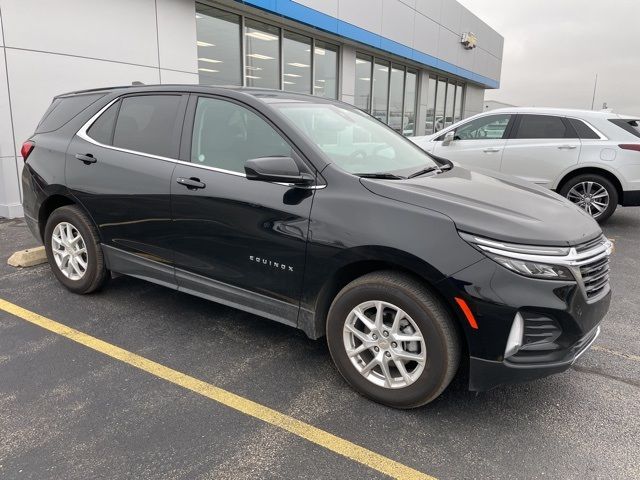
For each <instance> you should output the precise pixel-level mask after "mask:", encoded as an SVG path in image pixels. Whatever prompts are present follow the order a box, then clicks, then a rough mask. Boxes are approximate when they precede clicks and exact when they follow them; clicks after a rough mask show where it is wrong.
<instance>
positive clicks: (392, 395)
mask: <svg viewBox="0 0 640 480" xmlns="http://www.w3.org/2000/svg"><path fill="white" fill-rule="evenodd" d="M327 342H328V344H329V350H330V352H331V357H332V358H333V361H334V363H335V364H336V367H337V368H338V371H339V372H340V373H341V374H342V376H343V377H344V378H345V379H346V380H347V382H349V384H351V386H352V387H353V388H355V389H356V390H357V391H358V392H360V393H361V394H363V395H364V396H366V397H368V398H371V399H372V400H374V401H376V402H379V403H383V404H385V405H389V406H392V407H396V408H413V407H418V406H420V405H424V404H426V403H428V402H430V401H432V400H433V399H435V398H436V397H437V396H438V395H440V393H441V392H442V391H443V390H444V389H445V388H446V387H447V386H448V385H449V383H450V382H451V380H452V378H453V376H454V375H455V373H456V370H457V369H458V364H459V362H460V344H459V340H458V336H457V333H456V330H455V328H454V326H453V324H452V319H451V318H450V315H449V314H448V313H447V311H446V310H445V308H444V307H443V306H442V305H441V303H440V302H439V301H438V299H437V298H435V297H434V295H433V294H432V293H431V292H429V291H428V290H427V289H426V288H425V287H424V286H423V285H422V284H421V283H420V282H418V281H416V280H414V279H412V278H410V277H408V276H405V275H402V274H398V273H395V272H374V273H370V274H367V275H365V276H363V277H361V278H359V279H357V280H354V281H353V282H351V283H350V284H348V285H347V286H346V287H344V288H343V289H342V290H341V291H340V293H338V295H337V296H336V298H335V299H334V301H333V303H332V305H331V308H330V310H329V315H328V318H327Z"/></svg>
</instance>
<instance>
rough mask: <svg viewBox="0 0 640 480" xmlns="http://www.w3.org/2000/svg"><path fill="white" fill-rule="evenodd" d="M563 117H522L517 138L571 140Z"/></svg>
mask: <svg viewBox="0 0 640 480" xmlns="http://www.w3.org/2000/svg"><path fill="white" fill-rule="evenodd" d="M571 136H572V135H570V134H569V132H568V131H567V127H566V125H565V123H564V122H563V121H562V117H555V116H553V115H522V117H520V125H519V127H518V131H517V132H516V135H515V138H570V137H571Z"/></svg>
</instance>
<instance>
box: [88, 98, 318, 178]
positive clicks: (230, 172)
mask: <svg viewBox="0 0 640 480" xmlns="http://www.w3.org/2000/svg"><path fill="white" fill-rule="evenodd" d="M123 96H124V95H122V96H120V97H117V98H115V99H113V100H111V101H110V102H109V103H107V104H106V105H105V106H104V107H102V108H101V109H100V110H98V112H97V113H96V114H95V115H93V116H92V117H91V118H90V119H89V120H87V122H86V123H85V124H84V125H82V127H80V130H78V131H77V132H76V135H77V136H78V137H80V138H81V139H83V140H84V141H86V142H89V143H92V144H93V145H96V146H98V147H101V148H106V149H108V150H114V151H116V152H123V153H130V154H132V155H140V156H142V157H147V158H153V159H156V160H162V161H163V162H171V163H176V164H181V165H189V166H191V167H196V168H200V169H203V170H210V171H213V172H218V173H225V174H227V175H233V176H236V177H244V178H247V175H246V174H244V173H240V172H234V171H233V170H226V169H224V168H217V167H211V166H209V165H198V164H197V163H193V162H186V161H184V160H179V159H177V158H170V157H163V156H161V155H154V154H152V153H145V152H138V151H137V150H129V149H127V148H121V147H114V146H113V145H105V144H104V143H100V142H98V141H97V140H94V139H93V138H92V137H90V136H89V134H88V133H87V131H88V130H89V128H91V126H92V125H93V124H94V123H95V121H96V120H97V119H98V117H100V115H102V114H103V113H104V112H105V111H106V110H107V109H108V108H109V107H110V106H111V105H113V104H114V103H116V102H117V101H118V100H120V99H121V98H122V97H123ZM116 120H117V118H116ZM316 180H317V177H316ZM267 183H272V184H275V185H282V186H287V187H294V186H295V187H296V188H302V189H308V190H320V189H322V188H325V187H326V184H321V185H309V186H305V185H296V184H293V183H281V182H267Z"/></svg>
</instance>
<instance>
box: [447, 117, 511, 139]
mask: <svg viewBox="0 0 640 480" xmlns="http://www.w3.org/2000/svg"><path fill="white" fill-rule="evenodd" d="M510 119H511V115H488V116H486V117H480V118H476V119H475V120H472V121H470V122H468V123H465V124H463V125H460V126H459V127H458V128H456V129H455V133H454V137H453V138H454V139H455V140H497V139H501V138H505V133H506V131H507V126H508V125H509V120H510ZM438 140H444V136H441V137H439V138H438Z"/></svg>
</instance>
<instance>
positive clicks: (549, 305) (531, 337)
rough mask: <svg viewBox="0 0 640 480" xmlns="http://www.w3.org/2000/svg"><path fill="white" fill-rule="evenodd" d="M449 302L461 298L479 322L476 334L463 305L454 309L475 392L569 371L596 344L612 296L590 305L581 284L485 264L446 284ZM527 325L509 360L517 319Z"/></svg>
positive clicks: (444, 290)
mask: <svg viewBox="0 0 640 480" xmlns="http://www.w3.org/2000/svg"><path fill="white" fill-rule="evenodd" d="M439 286H440V287H441V292H442V293H443V295H444V296H445V297H446V298H454V297H461V298H463V299H464V300H465V301H466V303H467V304H468V306H469V308H470V310H471V311H472V312H473V315H474V316H475V320H476V323H477V327H478V328H473V327H472V326H471V325H470V324H469V322H468V321H467V320H466V318H465V317H464V315H463V314H462V312H460V309H459V308H458V307H457V305H455V304H452V306H451V309H452V310H453V311H454V312H455V314H456V315H457V316H458V320H459V325H460V327H461V330H462V332H463V334H464V336H465V338H466V341H467V348H468V355H469V363H470V365H469V366H470V369H469V388H470V389H471V390H474V391H484V390H488V389H491V388H493V387H496V386H498V385H501V384H505V383H516V382H522V381H529V380H534V379H537V378H542V377H546V376H548V375H551V374H554V373H559V372H562V371H564V370H566V369H568V368H569V367H570V366H571V364H572V363H573V362H575V361H576V359H577V358H578V357H579V356H580V355H582V354H583V353H584V352H585V351H586V350H587V349H588V348H589V346H590V345H591V344H592V343H593V341H595V339H596V338H597V335H598V333H599V330H600V323H601V321H602V319H603V318H604V316H605V315H606V313H607V311H608V309H609V304H610V301H611V291H610V289H609V287H608V285H607V290H606V293H604V294H603V295H601V296H599V297H598V298H597V299H588V298H587V297H586V295H585V292H584V291H583V289H581V288H580V286H579V285H578V284H577V283H576V282H575V281H557V280H540V279H534V278H527V277H524V276H522V275H518V274H516V273H514V272H512V271H510V270H507V269H506V268H504V267H502V266H500V265H498V264H497V263H495V262H494V261H493V260H490V259H485V260H481V261H480V262H478V263H476V264H474V265H471V266H470V267H467V268H466V269H464V270H462V271H460V272H458V273H456V274H454V275H453V276H452V277H449V278H448V279H446V280H443V281H442V282H440V284H439ZM518 313H519V314H520V315H521V316H522V317H523V319H524V333H523V346H522V347H521V348H520V350H519V351H518V352H517V353H516V354H515V355H513V356H511V357H509V358H506V359H505V347H506V345H507V339H508V337H509V333H510V331H511V326H512V324H513V321H514V317H515V316H516V314H518Z"/></svg>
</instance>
